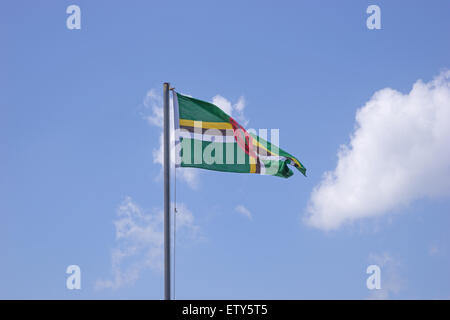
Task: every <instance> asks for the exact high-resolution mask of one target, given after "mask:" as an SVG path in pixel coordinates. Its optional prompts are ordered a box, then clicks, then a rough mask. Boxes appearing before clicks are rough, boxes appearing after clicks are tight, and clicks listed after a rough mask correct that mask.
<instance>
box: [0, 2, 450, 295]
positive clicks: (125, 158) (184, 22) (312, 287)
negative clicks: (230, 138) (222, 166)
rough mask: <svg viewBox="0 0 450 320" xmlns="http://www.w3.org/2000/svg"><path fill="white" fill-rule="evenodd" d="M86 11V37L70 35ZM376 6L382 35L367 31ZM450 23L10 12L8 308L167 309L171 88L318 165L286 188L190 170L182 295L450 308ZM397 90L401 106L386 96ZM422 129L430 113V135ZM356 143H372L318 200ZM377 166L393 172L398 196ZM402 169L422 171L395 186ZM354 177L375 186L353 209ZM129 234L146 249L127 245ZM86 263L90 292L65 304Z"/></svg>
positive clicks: (417, 17) (420, 15)
mask: <svg viewBox="0 0 450 320" xmlns="http://www.w3.org/2000/svg"><path fill="white" fill-rule="evenodd" d="M71 4H76V5H79V6H80V8H81V30H68V29H67V28H66V19H67V17H68V14H66V8H67V7H68V6H69V5H71ZM371 4H376V5H378V6H379V7H380V8H381V27H382V28H381V30H369V29H368V28H367V27H366V19H367V18H368V16H369V15H368V14H367V13H366V8H367V7H368V6H369V5H371ZM449 9H450V3H449V2H448V1H432V2H429V1H395V2H393V1H375V2H373V1H371V2H368V1H339V2H336V1H245V2H243V1H220V2H219V1H165V2H163V1H145V2H144V1H126V2H125V1H95V2H94V1H45V2H39V3H38V2H31V1H6V2H3V3H2V10H0V38H1V42H2V49H1V50H0V70H1V72H0V88H1V94H0V154H1V157H0V194H1V201H0V215H1V218H2V221H3V223H1V224H0V252H1V260H0V261H1V262H0V298H32V299H35V298H43V299H47V298H58V299H78V298H85V299H101V298H107V299H109V298H112V299H129V298H133V299H161V298H162V297H163V276H162V272H161V270H160V267H159V263H160V245H159V242H158V239H159V238H158V236H159V235H160V231H161V223H160V221H159V220H158V219H159V218H160V213H161V209H162V205H163V204H162V196H163V194H162V191H163V190H162V180H161V166H160V165H159V164H158V163H157V161H156V160H157V159H156V158H155V156H156V157H157V153H158V152H157V150H158V148H159V144H160V140H159V139H160V134H161V129H160V127H158V125H155V122H157V119H158V117H157V115H156V116H155V112H156V113H157V111H158V95H161V91H162V83H163V82H164V81H169V82H171V83H172V85H173V86H175V87H176V88H177V89H178V90H179V91H180V92H183V93H186V94H190V95H192V96H194V97H196V98H199V99H203V100H208V101H213V98H214V97H215V98H216V100H217V99H221V101H222V102H224V101H225V102H228V103H229V104H230V105H231V106H232V105H233V104H237V103H238V101H241V102H243V101H244V102H243V103H245V108H244V109H243V112H244V114H245V118H246V119H247V120H248V121H249V123H248V126H249V127H252V128H269V129H270V128H278V129H280V146H281V147H282V148H283V149H285V150H286V151H288V152H290V153H292V154H294V155H295V156H297V157H298V158H299V159H300V161H302V163H303V164H304V165H305V167H306V168H307V169H308V177H307V178H305V177H303V176H302V175H301V174H299V172H296V174H295V175H294V176H293V177H291V178H290V179H281V178H276V177H268V176H253V175H245V174H242V175H239V174H224V173H220V172H209V171H201V170H197V171H194V172H192V171H191V172H190V173H188V174H186V173H181V172H180V171H182V170H184V169H180V171H178V172H177V174H178V175H179V181H178V183H177V202H179V203H180V208H181V210H180V212H181V215H182V218H181V217H180V221H184V222H182V223H181V225H180V229H179V230H180V232H179V235H177V239H178V245H177V257H176V261H177V266H176V268H177V272H176V297H177V298H180V299H223V298H236V299H253V298H255V299H266V298H267V299H309V298H325V299H329V298H337V299H347V298H350V299H366V298H376V297H384V298H393V299H396V298H414V299H415V298H426V299H436V298H444V299H448V298H450V275H449V272H448V270H449V269H450V251H449V250H450V248H449V243H450V241H449V240H450V238H449V233H448V227H449V224H450V216H449V211H450V202H449V194H448V190H450V188H447V187H448V183H447V182H446V181H449V180H450V174H449V167H448V163H449V161H450V157H449V153H448V151H447V149H445V147H444V148H443V147H442V146H443V145H444V146H445V144H443V142H445V141H449V140H448V138H449V137H450V136H449V135H448V130H447V131H446V130H445V128H446V127H448V126H446V124H448V119H450V118H449V117H445V115H448V112H449V111H448V110H449V109H450V101H449V100H447V98H448V88H449V85H448V74H447V76H446V75H445V73H444V72H445V70H446V69H448V68H449V67H450V44H449V42H448V33H449V31H450V20H449V19H448V12H449ZM439 77H440V78H439ZM436 78H439V79H440V80H436V81H437V82H434V83H432V82H431V81H433V79H436ZM419 79H422V80H423V83H422V84H423V85H418V86H417V88H416V87H415V89H414V91H411V90H412V88H413V85H414V84H415V83H416V82H417V81H418V80H419ZM385 88H391V89H393V90H396V91H395V92H396V93H392V92H391V91H382V92H383V93H384V94H379V95H378V96H377V97H375V98H373V95H374V94H375V93H376V92H378V91H380V90H383V89H385ZM446 90H447V91H446ZM416 92H417V94H416ZM218 95H220V97H218ZM402 97H403V98H402ZM430 97H431V98H430ZM416 98H417V99H416ZM433 99H434V100H433ZM371 102H373V103H372V104H371ZM366 104H367V105H366ZM364 106H368V108H367V109H365V110H368V111H367V112H366V113H365V116H362V118H361V119H360V120H361V121H360V123H359V125H360V127H361V128H362V129H361V131H360V135H356V132H355V130H356V129H355V128H358V125H356V121H355V115H356V112H357V110H358V109H360V108H363V107H364ZM396 108H397V109H396ZM398 108H400V109H398ZM369 109H370V110H369ZM380 110H381V111H380ZM424 110H425V111H424ZM397 111H399V112H397ZM409 111H411V113H409ZM377 112H379V113H377ZM402 112H406V116H404V113H402ZM399 114H400V115H399ZM423 114H425V115H429V114H431V115H434V116H433V117H431V118H430V119H428V118H426V117H424V118H423V119H425V120H424V121H425V124H424V125H423V126H421V123H422V122H420V121H419V120H420V119H422V117H421V115H423ZM152 119H153V121H152ZM374 119H375V120H374ZM405 119H409V120H408V121H406V120H405ZM418 119H419V120H418ZM416 120H417V121H416ZM446 121H447V122H446ZM416 122H417V126H419V127H420V128H421V129H420V130H415V128H416V127H415V126H414V125H411V123H413V124H416ZM156 124H157V123H156ZM372 124H373V126H372ZM397 125H398V128H399V130H397V131H395V130H393V131H392V132H391V131H389V130H392V128H397ZM383 126H386V130H388V131H385V130H384V131H383V132H388V133H389V135H388V137H387V138H386V137H384V138H383V139H385V140H380V139H381V138H380V137H381V134H380V133H379V132H378V131H377V130H376V128H381V129H383ZM422 129H423V130H422ZM417 132H418V133H417ZM420 133H423V134H422V135H420ZM432 133H433V134H432ZM416 134H417V136H416ZM352 135H353V137H355V136H358V137H360V138H361V140H358V141H359V142H361V141H362V142H361V143H360V144H358V143H357V142H358V141H356V140H355V148H354V149H352V150H353V151H354V152H352V151H350V153H349V154H347V156H343V159H342V166H343V167H345V168H344V169H342V170H341V171H339V170H337V171H335V175H334V180H333V181H334V182H332V183H331V186H328V187H324V188H322V189H321V190H322V191H317V192H316V193H315V194H316V195H317V196H316V198H314V197H313V194H314V191H313V190H318V189H320V186H323V184H322V185H321V183H323V181H324V180H323V179H324V178H323V174H324V173H325V172H327V171H334V170H335V168H336V166H337V164H338V162H340V161H341V158H338V156H337V154H338V150H339V148H340V146H341V145H349V144H350V143H351V141H352V140H351V139H352V138H351V137H352ZM389 137H392V139H389ZM427 139H431V140H427ZM445 139H447V140H445ZM380 141H383V143H384V142H386V141H389V142H392V143H388V144H389V148H388V147H386V148H384V147H383V146H381V147H380V145H379V142H380ZM416 141H417V142H416ZM396 142H399V143H401V144H399V147H398V148H397V147H395V146H396V144H395V143H396ZM356 145H358V146H359V147H356ZM404 145H406V146H407V147H408V148H407V149H405V150H403V149H402V148H403V147H401V146H404ZM366 151H367V152H366ZM376 151H385V152H386V154H384V153H382V154H381V155H380V152H376ZM372 152H373V153H376V155H377V156H376V157H379V159H390V160H389V161H390V162H389V163H387V164H386V165H387V166H388V168H387V169H386V171H385V172H387V174H388V178H387V180H386V179H385V180H382V181H381V180H380V178H379V177H383V175H382V174H381V171H384V170H378V168H379V167H377V166H375V165H372V164H373V163H375V162H376V161H375V159H374V158H373V157H369V156H368V155H369V154H372ZM406 153H407V154H408V155H411V157H409V156H406V155H405V154H406ZM423 154H426V155H429V158H425V157H423V158H421V156H420V155H423ZM414 155H419V158H420V161H422V162H420V161H419V162H420V163H419V165H417V166H416V165H415V164H414V162H415V159H416V156H414ZM360 156H361V157H362V159H363V160H361V161H360V162H358V161H359V160H358V159H361V157H360ZM364 157H365V158H364ZM355 159H357V160H355ZM377 159H378V158H377ZM396 159H397V160H396ZM407 160H410V161H407ZM352 161H356V162H355V163H358V164H359V165H360V166H358V167H357V168H356V167H355V166H352V165H351V164H353V163H354V162H352ZM386 161H387V160H386ZM366 164H367V166H366ZM346 165H349V166H348V167H346ZM425 165H426V166H425ZM349 168H350V169H349ZM353 168H355V170H353ZM402 168H403V169H405V170H406V169H408V170H406V172H408V175H406V176H401V177H400V178H398V177H397V176H395V177H396V178H394V177H393V178H392V179H389V173H390V172H391V171H389V170H392V172H394V173H399V175H401V174H402V173H403V171H402V170H401V169H402ZM378 172H380V175H378V174H377V173H378ZM374 173H375V174H374ZM397 178H398V180H397ZM355 181H356V182H357V183H359V182H361V181H364V184H362V187H361V188H359V189H358V190H357V192H355V193H353V191H355V190H353V189H352V188H353V187H354V183H355ZM396 181H400V182H398V183H397V182H396ZM368 185H373V186H374V189H375V190H378V191H380V197H375V198H372V197H371V195H370V192H368ZM314 188H316V189H314ZM327 188H328V189H327ZM377 188H378V189H377ZM383 188H384V189H383ZM386 190H387V191H386ZM390 190H393V191H392V192H389V191H390ZM330 194H331V196H330ZM349 194H350V195H352V194H354V195H355V197H354V199H353V198H352V199H350V198H349V199H350V200H349V199H347V201H342V202H341V201H337V202H336V200H335V199H332V197H333V195H337V196H339V197H338V198H339V199H341V198H340V196H342V197H343V198H345V197H346V195H349ZM327 196H328V197H327ZM330 197H331V198H330ZM313 198H314V199H313ZM355 203H356V205H355ZM311 204H312V206H313V208H314V209H308V207H309V208H311ZM242 207H243V208H245V209H246V210H247V211H248V212H249V213H250V215H251V219H249V217H248V215H245V214H242V212H245V210H243V209H242ZM238 208H240V209H238ZM334 208H336V210H334ZM373 208H377V209H376V210H375V211H376V212H375V211H374V212H372V211H373V210H372V209H373ZM311 210H312V211H311ZM371 210H372V211H371ZM312 212H314V214H315V215H316V217H319V218H320V219H319V218H318V219H316V220H314V219H313V221H315V222H313V223H311V220H308V217H310V216H311V214H312ZM127 219H128V220H127ZM130 221H131V222H130ZM317 221H319V222H317ZM123 223H125V224H126V223H132V225H133V226H134V227H135V229H134V230H135V231H136V233H132V234H129V235H128V236H123V235H122V236H120V230H121V229H120V227H121V226H123ZM128 226H129V225H128ZM132 249H135V251H133V250H132ZM124 252H128V253H129V255H128V256H126V257H124V258H123V259H119V260H118V258H117V255H118V253H124ZM114 259H115V260H114ZM73 264H76V265H79V266H80V268H81V274H82V278H81V283H82V284H81V285H82V289H81V290H68V289H67V288H66V278H67V277H68V275H67V274H66V273H65V271H66V268H67V266H69V265H73ZM371 264H377V265H379V266H380V268H381V286H382V289H381V291H377V292H374V291H370V290H368V289H367V287H366V279H367V277H368V275H367V274H366V268H367V267H368V266H369V265H371Z"/></svg>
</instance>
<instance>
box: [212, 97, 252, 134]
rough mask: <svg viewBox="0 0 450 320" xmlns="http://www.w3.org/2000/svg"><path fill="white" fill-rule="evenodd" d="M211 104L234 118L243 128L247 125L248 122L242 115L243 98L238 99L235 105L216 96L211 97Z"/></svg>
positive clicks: (243, 107)
mask: <svg viewBox="0 0 450 320" xmlns="http://www.w3.org/2000/svg"><path fill="white" fill-rule="evenodd" d="M212 103H213V104H215V105H216V106H218V107H219V108H220V109H222V110H223V112H225V113H226V114H228V115H229V116H231V117H233V118H235V119H236V120H237V121H238V122H239V123H240V124H241V125H242V126H243V127H246V126H247V125H248V120H247V118H245V115H244V109H245V98H244V97H243V96H241V97H239V99H238V101H237V102H236V103H235V104H232V103H231V102H230V101H229V100H227V99H226V98H224V97H222V96H221V95H219V94H218V95H216V96H214V97H213V99H212Z"/></svg>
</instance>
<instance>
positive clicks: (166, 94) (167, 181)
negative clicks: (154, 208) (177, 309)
mask: <svg viewBox="0 0 450 320" xmlns="http://www.w3.org/2000/svg"><path fill="white" fill-rule="evenodd" d="M169 89H170V84H169V83H168V82H165V83H164V90H163V91H164V300H170V110H169V108H170V106H169Z"/></svg>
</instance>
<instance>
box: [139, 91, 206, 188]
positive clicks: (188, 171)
mask: <svg viewBox="0 0 450 320" xmlns="http://www.w3.org/2000/svg"><path fill="white" fill-rule="evenodd" d="M170 104H172V98H171V99H170ZM144 106H145V107H146V108H148V109H151V110H152V114H151V115H144V119H145V120H147V122H148V123H149V124H150V125H152V126H157V127H159V128H161V132H160V135H159V140H158V141H159V145H158V148H156V149H153V163H156V164H159V165H161V173H162V170H163V156H164V143H163V141H164V140H163V137H164V135H163V132H162V129H163V119H164V112H163V101H162V98H161V96H160V95H159V94H158V93H157V92H156V90H155V89H151V90H150V91H148V92H147V95H146V96H145V98H144ZM171 110H172V108H171ZM170 118H171V123H173V112H171V114H170ZM170 139H171V141H172V146H173V145H174V143H173V142H174V141H175V134H174V132H173V130H172V131H171V136H170ZM170 158H171V163H172V167H173V166H174V164H175V147H173V148H172V150H171V152H170ZM198 175H199V173H198V170H195V169H193V168H182V169H181V168H180V169H177V177H178V178H180V179H181V180H182V181H184V182H186V183H187V184H188V185H189V186H190V187H191V188H192V189H196V188H197V187H198Z"/></svg>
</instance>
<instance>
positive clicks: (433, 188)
mask: <svg viewBox="0 0 450 320" xmlns="http://www.w3.org/2000/svg"><path fill="white" fill-rule="evenodd" d="M449 142H450V71H447V72H443V73H441V74H440V75H439V76H438V77H436V78H435V79H434V80H432V81H430V82H428V83H424V82H423V81H421V80H419V81H417V82H416V83H415V84H414V85H413V87H412V89H411V91H410V92H409V93H407V94H402V93H400V92H398V91H396V90H393V89H389V88H386V89H382V90H380V91H378V92H376V93H375V94H374V95H373V96H372V98H371V99H370V100H369V101H368V102H367V103H366V104H365V106H364V107H362V108H361V109H359V110H358V111H357V113H356V125H355V131H354V133H353V134H352V136H351V139H350V143H349V145H343V146H341V148H340V150H339V152H338V163H337V166H336V168H335V170H334V171H330V172H326V173H325V174H324V176H323V178H322V181H321V182H320V184H319V185H318V186H316V187H315V188H314V190H313V191H312V194H311V197H310V200H309V204H308V207H307V210H306V211H307V215H306V218H305V220H306V222H307V223H308V224H310V225H312V226H314V227H317V228H320V229H324V230H330V229H337V228H339V227H340V226H341V225H343V224H345V223H349V222H353V221H356V220H358V219H361V218H366V217H373V216H380V215H383V214H387V213H390V212H393V211H394V210H395V209H398V208H402V207H405V206H407V205H408V204H410V203H411V202H412V201H414V200H417V199H421V198H434V197H442V196H448V195H449V194H450V148H449Z"/></svg>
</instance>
